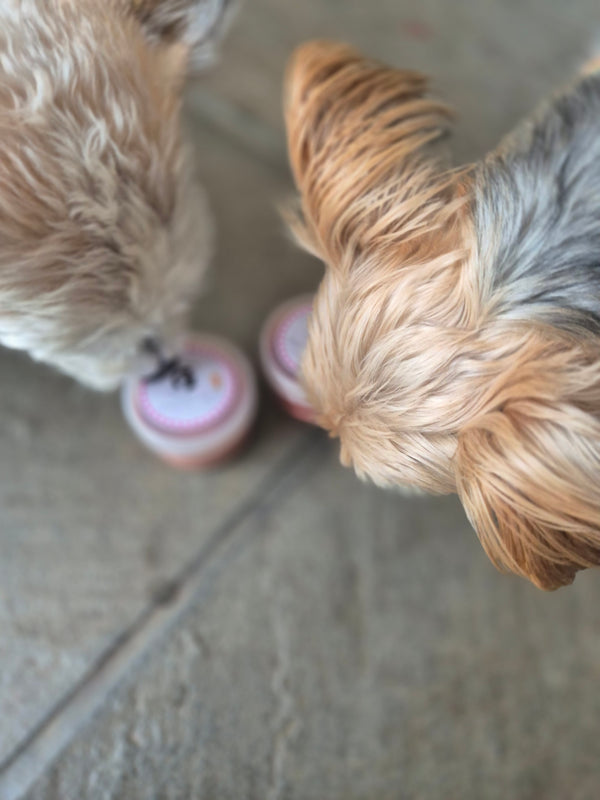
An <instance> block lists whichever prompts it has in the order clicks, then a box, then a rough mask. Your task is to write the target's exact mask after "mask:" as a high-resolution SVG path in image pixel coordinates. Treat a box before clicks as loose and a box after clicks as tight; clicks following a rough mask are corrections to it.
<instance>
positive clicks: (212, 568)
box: [0, 0, 600, 800]
mask: <svg viewBox="0 0 600 800" xmlns="http://www.w3.org/2000/svg"><path fill="white" fill-rule="evenodd" d="M599 21H600V14H599V13H598V4H597V0H572V2H570V3H563V2H559V0H519V2H516V0H483V1H482V0H453V2H443V0H400V1H398V0H372V2H370V3H364V2H349V1H348V0H344V1H343V2H341V0H305V2H302V3H292V2H290V0H287V2H283V1H282V0H246V4H245V6H244V8H243V9H242V12H241V14H240V16H239V19H238V20H237V23H236V25H235V26H234V28H233V30H232V34H231V36H230V38H229V40H228V42H227V43H226V47H225V54H224V58H223V60H222V62H221V64H220V66H219V68H218V69H217V70H216V71H215V72H214V73H213V74H212V75H210V76H208V77H205V78H203V79H201V80H199V81H197V82H195V83H194V84H193V85H192V86H190V89H189V92H188V100H189V110H190V118H191V133H192V138H193V141H194V144H195V147H196V151H197V154H198V165H199V166H198V171H199V175H200V177H201V178H202V180H203V182H204V183H205V185H206V186H207V189H208V192H209V195H210V197H211V200H212V205H213V209H214V213H215V218H216V220H217V228H218V253H217V256H216V262H215V269H214V271H213V274H212V278H211V285H210V287H209V291H208V292H207V294H206V296H205V297H204V298H203V299H202V300H201V301H200V302H199V303H198V307H197V310H196V314H195V324H196V327H201V328H207V329H209V330H213V331H217V332H221V333H224V334H226V335H228V336H230V337H231V338H233V339H234V340H235V341H237V342H238V343H239V344H241V345H242V346H243V347H244V348H245V349H246V350H247V351H248V352H249V353H251V354H253V353H254V352H255V343H256V334H257V332H258V328H259V326H260V323H261V321H262V319H263V318H264V316H265V314H266V313H267V312H268V311H269V310H270V309H271V307H272V305H273V304H274V303H275V302H277V301H278V300H280V299H282V298H284V297H287V296H289V295H291V294H294V293H296V292H300V291H305V290H307V289H310V288H311V287H312V286H314V285H315V283H316V281H317V279H318V277H319V274H320V268H319V266H318V265H317V264H316V263H315V262H314V261H312V260H311V259H309V258H307V257H305V256H303V255H301V254H300V253H298V252H297V251H296V250H295V249H294V248H293V247H292V246H291V244H290V243H289V242H288V241H287V238H286V235H285V233H284V231H283V226H282V224H281V222H280V218H279V215H278V213H277V210H276V206H277V204H278V203H280V202H282V201H284V200H285V198H286V196H287V194H288V192H289V188H290V185H289V181H288V178H287V174H286V170H285V153H284V141H283V134H282V123H281V109H280V93H281V75H282V68H283V65H284V62H285V60H286V58H287V56H288V53H289V51H290V49H291V48H292V47H293V46H294V45H295V44H296V43H297V42H299V41H301V40H303V39H305V38H307V37H311V36H328V37H333V38H338V39H347V40H349V41H352V42H353V43H355V44H356V45H357V46H359V47H362V48H364V49H365V50H367V51H368V52H369V53H370V54H372V55H376V56H379V57H380V58H382V59H385V60H388V61H391V62H392V63H394V64H396V65H398V66H410V67H416V68H419V69H422V70H424V71H426V72H428V73H430V74H432V75H433V76H434V78H435V83H436V85H437V86H438V87H439V90H440V92H441V93H442V94H443V96H444V97H445V98H446V99H447V100H449V101H450V102H452V103H454V104H455V105H456V107H457V109H458V112H459V119H458V123H457V133H456V139H455V145H454V149H455V153H456V156H457V160H464V159H466V160H468V159H471V158H474V157H477V156H478V155H479V154H480V153H482V152H483V151H484V150H485V149H487V148H489V147H491V146H493V145H494V144H495V142H496V141H497V139H498V138H499V137H500V136H501V135H502V134H503V133H504V132H505V131H506V130H507V129H508V128H509V127H510V126H511V125H512V124H513V123H514V122H515V121H516V119H517V118H518V117H519V116H520V115H521V114H523V113H526V112H527V111H528V110H529V109H530V108H531V106H532V104H533V103H535V102H536V101H537V99H538V98H539V97H541V96H542V95H543V94H544V93H545V92H547V91H549V90H550V89H551V88H552V87H553V86H555V85H556V84H557V83H559V82H560V81H562V80H563V79H564V78H565V77H566V76H567V75H568V74H569V72H570V71H571V70H572V68H573V66H574V65H575V64H577V62H578V61H579V60H580V54H581V53H582V52H583V50H584V49H585V46H586V45H585V43H586V41H587V40H589V39H590V38H592V37H593V36H594V34H595V31H596V29H597V28H598V25H599ZM0 381H1V384H2V390H1V391H0V442H1V444H2V449H1V451H0V504H1V506H2V524H1V526H0V548H1V553H2V557H1V558H0V800H16V798H20V797H24V796H27V797H28V798H30V800H107V799H108V798H111V800H112V798H115V800H117V798H118V800H138V798H140V799H141V798H143V799H144V800H146V799H148V800H150V798H152V800H154V798H156V800H163V799H164V800H175V799H176V800H180V799H181V800H215V799H216V800H227V798H235V800H241V799H242V798H244V799H245V798H248V800H276V799H278V798H281V799H282V800H283V799H285V798H287V799H291V798H293V799H295V798H298V800H312V798H314V800H330V799H331V800H354V799H356V800H404V799H405V798H407V799H408V798H410V800H413V798H414V799H415V800H417V799H418V800H438V798H443V799H444V800H455V799H456V800H488V799H489V800H505V798H510V799H511V800H542V798H543V799H544V800H564V798H569V800H572V799H573V798H574V799H575V800H595V798H597V797H598V796H599V795H600V745H598V741H599V739H600V708H599V701H598V699H597V698H598V691H597V688H598V686H599V685H600V637H599V630H600V628H599V625H598V608H599V607H600V602H599V601H600V580H599V576H598V574H591V573H589V574H585V575H581V576H580V577H578V579H577V581H576V583H575V585H574V586H573V587H571V588H569V589H566V590H562V591H560V592H558V593H556V594H553V595H546V594H542V593H540V592H537V591H535V590H534V589H533V588H531V587H529V586H528V585H527V584H525V583H524V582H522V581H519V580H517V579H515V578H512V577H506V576H502V575H499V574H497V573H496V572H495V571H494V570H493V568H492V567H491V566H490V565H489V563H488V562H487V560H486V559H485V557H484V555H483V553H482V552H481V549H480V547H479V545H478V543H477V542H476V539H475V537H474V535H473V534H472V533H471V532H470V531H469V529H468V526H467V524H466V522H465V519H464V516H463V513H462V510H461V509H460V506H459V504H458V503H457V502H456V501H455V500H453V499H406V498H401V497H398V496H395V495H392V494H387V495H386V494H383V493H381V492H378V491H376V490H375V489H373V488H371V487H367V486H363V485H361V484H359V483H358V482H357V481H356V479H355V478H354V477H353V476H352V475H351V474H350V473H347V472H344V471H342V470H341V468H339V467H338V466H337V463H336V453H335V447H333V446H329V445H327V444H326V443H325V441H324V440H322V439H320V438H319V437H315V435H314V434H313V433H311V432H309V431H308V429H306V428H303V427H301V426H298V425H295V424H293V423H291V422H289V421H286V420H285V419H284V418H283V417H282V416H281V415H280V414H279V413H278V412H277V411H276V410H275V409H274V408H273V405H272V403H271V402H270V401H269V400H268V399H267V398H266V397H265V402H264V404H263V406H264V410H263V414H262V418H261V421H260V425H259V430H258V433H257V436H256V437H255V440H254V442H253V443H252V446H251V448H250V449H249V450H248V452H247V453H246V454H245V455H244V457H243V458H242V459H240V460H239V461H236V462H234V463H232V464H230V465H228V466H227V467H226V468H224V469H222V470H219V471H218V472H216V473H209V474H206V475H203V476H195V475H182V474H178V473H174V472H171V471H169V470H168V469H166V468H164V467H162V466H161V465H160V464H158V463H157V462H156V461H154V460H153V458H152V457H151V456H149V455H147V454H146V453H145V452H144V451H143V450H142V449H141V447H140V446H139V445H138V444H137V443H136V441H135V440H134V439H133V438H132V437H131V436H130V434H129V433H128V431H127V430H126V428H125V426H124V423H123V422H122V419H121V416H120V411H119V409H118V404H117V402H116V400H115V398H110V397H108V398H107V397H98V396H94V395H91V394H89V393H86V392H84V391H82V390H80V389H78V388H77V387H75V386H74V385H73V384H71V383H70V382H69V381H67V380H64V379H63V378H61V377H59V376H55V375H53V374H51V373H50V372H48V371H46V370H45V369H43V368H41V367H38V366H35V365H33V364H30V363H29V362H28V361H27V360H26V359H23V358H21V357H19V356H17V355H15V354H11V353H7V352H2V353H0ZM296 460H297V461H298V464H297V465H296ZM61 753H62V754H61Z"/></svg>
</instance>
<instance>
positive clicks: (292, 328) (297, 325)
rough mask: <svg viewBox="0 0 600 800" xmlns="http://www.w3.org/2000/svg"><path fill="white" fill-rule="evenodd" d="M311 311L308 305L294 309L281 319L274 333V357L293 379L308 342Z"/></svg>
mask: <svg viewBox="0 0 600 800" xmlns="http://www.w3.org/2000/svg"><path fill="white" fill-rule="evenodd" d="M311 310H312V307H311V305H310V303H306V304H305V305H302V306H300V307H299V308H296V309H294V310H293V311H291V312H290V313H289V314H288V315H287V316H286V317H285V318H284V319H283V321H282V322H281V323H280V324H279V326H278V328H277V330H276V331H275V336H274V349H275V357H276V358H277V361H278V362H279V364H280V365H281V366H282V367H283V368H284V369H285V370H286V371H287V372H289V374H290V375H292V376H293V377H296V375H297V374H298V370H299V368H300V361H301V360H302V354H303V353H304V348H305V347H306V342H307V340H308V318H309V316H310V313H311Z"/></svg>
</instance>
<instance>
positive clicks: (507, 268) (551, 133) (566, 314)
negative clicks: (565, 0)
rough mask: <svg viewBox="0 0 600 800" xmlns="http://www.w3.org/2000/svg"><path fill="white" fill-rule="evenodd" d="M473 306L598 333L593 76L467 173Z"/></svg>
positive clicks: (599, 84) (598, 95)
mask: <svg viewBox="0 0 600 800" xmlns="http://www.w3.org/2000/svg"><path fill="white" fill-rule="evenodd" d="M473 214H474V219H475V227H476V231H477V239H478V251H479V252H478V264H479V270H480V273H479V278H480V281H481V283H480V289H481V295H482V300H483V302H484V303H485V304H486V305H487V306H489V305H491V307H492V308H493V310H494V312H495V313H496V314H498V315H500V316H503V317H505V318H514V319H531V318H536V317H537V318H540V319H545V320H546V321H548V322H550V323H551V324H555V325H559V326H562V327H568V328H581V327H584V328H587V329H592V330H594V331H597V332H598V333H600V75H599V74H594V75H591V76H589V77H587V78H584V79H580V80H579V81H578V82H577V83H575V84H574V85H573V86H572V87H570V88H569V89H568V90H567V91H565V92H563V93H562V94H560V95H558V96H557V97H555V98H554V99H553V100H552V101H551V102H550V103H546V104H545V105H544V106H542V107H541V108H540V109H539V111H538V112H537V113H536V114H535V115H534V116H533V117H532V118H531V119H529V120H527V121H525V122H524V123H522V124H521V125H520V126H519V127H518V128H517V129H516V131H515V132H514V133H512V134H511V135H510V136H508V137H507V138H506V139H505V140H504V141H503V142H502V144H501V146H500V148H499V149H498V150H497V151H496V152H494V153H493V154H491V155H490V156H489V157H488V158H487V159H486V160H485V161H484V162H483V163H482V164H480V165H478V166H477V168H476V171H475V194H474V205H473Z"/></svg>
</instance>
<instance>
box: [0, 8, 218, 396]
mask: <svg viewBox="0 0 600 800" xmlns="http://www.w3.org/2000/svg"><path fill="white" fill-rule="evenodd" d="M229 6H230V3H229V2H228V0H185V2H184V0H105V2H97V1H96V0H51V2H44V3H42V2H34V0H28V2H20V1H19V2H17V1H16V0H14V2H13V0H8V2H7V3H3V4H1V8H0V53H1V55H2V58H1V59H0V137H1V140H2V148H1V150H0V343H2V344H5V345H7V346H9V347H15V348H19V349H24V350H27V351H28V352H30V353H31V355H32V356H33V357H34V358H36V359H39V360H42V361H45V362H48V363H50V364H52V365H53V366H56V367H58V368H59V369H62V370H63V371H65V372H67V373H69V374H71V375H73V376H74V377H75V378H77V379H78V380H80V381H82V382H84V383H86V384H88V385H90V386H93V387H95V388H100V389H105V388H112V387H113V386H115V385H116V384H118V382H119V381H120V380H121V378H122V377H123V374H124V373H125V372H126V370H127V369H128V368H129V367H130V366H131V364H132V360H133V359H135V358H136V356H137V353H138V350H139V345H140V342H142V341H143V340H144V339H145V338H146V337H147V336H164V335H168V334H169V332H171V331H172V330H176V329H177V328H178V327H179V326H180V324H181V320H182V318H183V317H184V316H185V313H186V311H187V308H188V306H189V304H190V300H191V298H192V297H193V294H194V291H195V289H196V287H197V285H198V283H199V279H200V277H201V273H202V271H203V268H204V266H205V264H206V261H207V259H208V254H209V250H210V225H209V221H208V215H207V209H206V207H205V202H204V199H203V196H202V195H199V192H198V190H197V189H196V188H195V187H194V184H193V181H192V180H191V179H190V174H189V173H190V169H189V165H188V166H186V164H185V160H186V155H185V149H184V147H183V146H182V141H181V134H180V119H179V117H180V113H179V112H180V98H181V93H182V88H183V84H184V78H185V75H186V73H187V72H188V70H189V69H190V67H193V66H195V65H197V64H201V63H203V62H204V61H205V60H206V59H207V58H208V57H209V56H210V53H211V52H212V48H213V47H214V42H215V40H217V39H218V38H219V36H220V32H221V30H222V27H223V19H224V18H225V17H226V16H227V15H226V13H225V12H226V11H227V10H228V8H229Z"/></svg>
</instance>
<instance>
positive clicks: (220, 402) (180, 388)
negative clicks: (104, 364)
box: [134, 343, 240, 435]
mask: <svg viewBox="0 0 600 800" xmlns="http://www.w3.org/2000/svg"><path fill="white" fill-rule="evenodd" d="M182 361H183V362H184V363H185V364H186V365H187V366H188V367H189V368H190V369H191V372H192V374H193V378H194V382H193V385H191V386H188V385H186V384H185V383H183V382H181V383H174V382H173V381H172V380H171V379H170V377H169V376H166V377H165V378H163V379H162V380H159V381H152V382H148V381H144V380H141V381H139V383H138V385H137V388H136V391H135V396H134V404H135V406H136V409H137V412H138V414H139V415H140V417H142V418H143V420H144V421H145V422H146V423H147V424H149V425H151V426H153V427H154V428H157V429H158V430H160V431H162V432H163V433H167V434H176V435H177V434H180V435H189V434H201V433H204V432H206V431H208V430H210V429H211V428H213V427H214V426H216V425H219V424H220V423H221V422H223V421H224V420H225V419H226V418H227V417H228V416H229V414H230V413H231V412H232V410H233V409H234V407H235V406H236V404H237V402H238V400H239V393H240V386H239V381H238V378H237V374H236V369H235V367H234V365H233V364H232V363H231V362H230V361H229V359H228V358H227V357H226V356H225V355H224V354H223V353H222V352H220V351H218V350H216V349H213V348H211V347H210V346H207V345H204V344H202V345H200V344H197V343H191V344H188V346H187V347H186V349H185V351H184V353H183V356H182Z"/></svg>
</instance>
